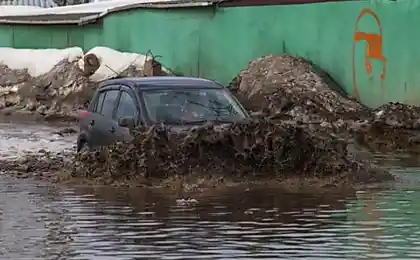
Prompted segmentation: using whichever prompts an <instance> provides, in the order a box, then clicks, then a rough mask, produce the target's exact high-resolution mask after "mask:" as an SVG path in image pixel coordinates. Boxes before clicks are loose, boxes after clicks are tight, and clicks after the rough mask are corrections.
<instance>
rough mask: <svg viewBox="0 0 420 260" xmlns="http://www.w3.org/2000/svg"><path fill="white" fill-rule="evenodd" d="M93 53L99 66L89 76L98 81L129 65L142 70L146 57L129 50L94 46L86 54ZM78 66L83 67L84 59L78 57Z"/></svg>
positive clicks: (115, 74)
mask: <svg viewBox="0 0 420 260" xmlns="http://www.w3.org/2000/svg"><path fill="white" fill-rule="evenodd" d="M91 53H92V54H95V56H96V57H98V59H99V61H100V64H101V65H100V66H99V68H98V70H96V72H95V73H94V74H93V75H92V76H90V77H89V79H90V80H91V81H94V82H99V81H102V80H106V79H109V78H112V77H115V76H117V75H119V74H120V73H121V72H123V71H124V70H126V69H127V68H128V67H129V66H135V67H136V68H137V69H139V70H143V68H144V63H145V62H146V60H147V58H150V59H151V58H152V57H146V56H145V55H142V54H138V53H131V52H119V51H116V50H114V49H110V48H107V47H101V46H99V47H95V48H93V49H91V50H90V51H88V52H87V53H86V55H87V54H91ZM78 63H79V64H78V65H79V67H80V68H81V69H83V67H84V61H83V59H80V60H79V62H78Z"/></svg>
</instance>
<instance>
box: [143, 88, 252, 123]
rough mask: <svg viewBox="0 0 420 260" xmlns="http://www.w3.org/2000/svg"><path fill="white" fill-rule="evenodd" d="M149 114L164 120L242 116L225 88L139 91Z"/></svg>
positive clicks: (195, 120) (223, 119) (198, 120)
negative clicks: (141, 92)
mask: <svg viewBox="0 0 420 260" xmlns="http://www.w3.org/2000/svg"><path fill="white" fill-rule="evenodd" d="M143 98H144V102H145V106H146V110H147V113H148V116H149V118H150V119H151V120H152V121H153V122H162V123H166V124H197V123H202V122H206V121H216V122H225V123H231V122H235V121H238V120H241V119H244V118H245V117H246V115H245V113H244V112H243V110H242V109H241V106H240V105H239V104H238V102H237V101H236V100H235V99H234V98H233V97H232V95H231V94H230V92H229V91H227V90H225V89H202V88H201V89H198V88H197V89H163V90H149V91H144V92H143Z"/></svg>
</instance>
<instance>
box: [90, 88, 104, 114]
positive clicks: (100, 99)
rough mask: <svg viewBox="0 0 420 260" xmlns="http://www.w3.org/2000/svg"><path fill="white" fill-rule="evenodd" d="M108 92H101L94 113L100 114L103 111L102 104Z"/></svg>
mask: <svg viewBox="0 0 420 260" xmlns="http://www.w3.org/2000/svg"><path fill="white" fill-rule="evenodd" d="M105 94H106V92H100V93H99V95H98V98H97V99H96V104H94V106H93V109H92V112H100V111H101V109H102V104H103V103H104V99H105Z"/></svg>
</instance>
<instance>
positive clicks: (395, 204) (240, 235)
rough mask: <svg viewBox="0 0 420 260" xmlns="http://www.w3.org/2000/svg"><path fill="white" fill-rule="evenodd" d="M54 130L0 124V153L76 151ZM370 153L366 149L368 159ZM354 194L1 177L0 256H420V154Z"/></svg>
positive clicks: (395, 161)
mask: <svg viewBox="0 0 420 260" xmlns="http://www.w3.org/2000/svg"><path fill="white" fill-rule="evenodd" d="M56 130H57V128H55V127H51V126H40V125H33V124H0V151H1V152H0V156H2V157H16V156H21V155H22V154H23V153H24V152H25V150H30V151H37V150H39V149H46V150H53V151H60V150H62V149H70V148H71V147H72V146H73V145H74V142H75V135H73V136H72V135H70V136H67V137H60V136H58V135H54V134H53V132H54V131H56ZM364 156H366V155H364ZM369 156H372V158H373V159H374V160H376V162H377V163H378V164H380V165H381V166H383V167H387V168H390V169H391V170H392V171H393V172H394V173H395V174H397V175H398V176H399V177H400V181H399V182H398V183H396V184H393V185H387V186H386V187H376V188H371V189H367V188H366V189H361V190H359V191H358V192H357V193H356V194H352V195H348V194H341V193H339V192H335V193H324V194H322V193H319V192H317V193H314V194H311V193H309V192H291V191H288V192H286V191H284V190H281V189H279V188H277V189H275V188H261V187H260V188H258V187H248V188H234V189H230V190H229V191H224V192H217V193H216V192H215V193H214V194H210V193H209V194H206V195H200V194H189V195H184V196H180V195H178V196H169V195H167V194H162V193H159V192H157V191H151V190H144V189H143V190H142V189H129V190H127V189H125V190H115V189H110V188H96V189H93V188H75V187H64V186H52V185H51V184H48V183H44V182H40V181H35V180H31V179H15V178H14V177H11V176H8V175H7V174H1V175H0V259H4V260H6V259H13V260H15V259H16V260H18V259H31V260H32V259H69V260H73V259H74V260H76V259H93V260H96V259H100V260H104V259H420V204H419V202H418V201H419V200H420V187H419V185H420V168H416V167H417V166H419V165H420V163H419V162H418V159H417V158H395V157H389V158H385V157H380V156H373V155H369Z"/></svg>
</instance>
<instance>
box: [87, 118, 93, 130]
mask: <svg viewBox="0 0 420 260" xmlns="http://www.w3.org/2000/svg"><path fill="white" fill-rule="evenodd" d="M94 124H95V120H91V121H90V122H89V124H88V128H89V129H92V127H93V125H94Z"/></svg>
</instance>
